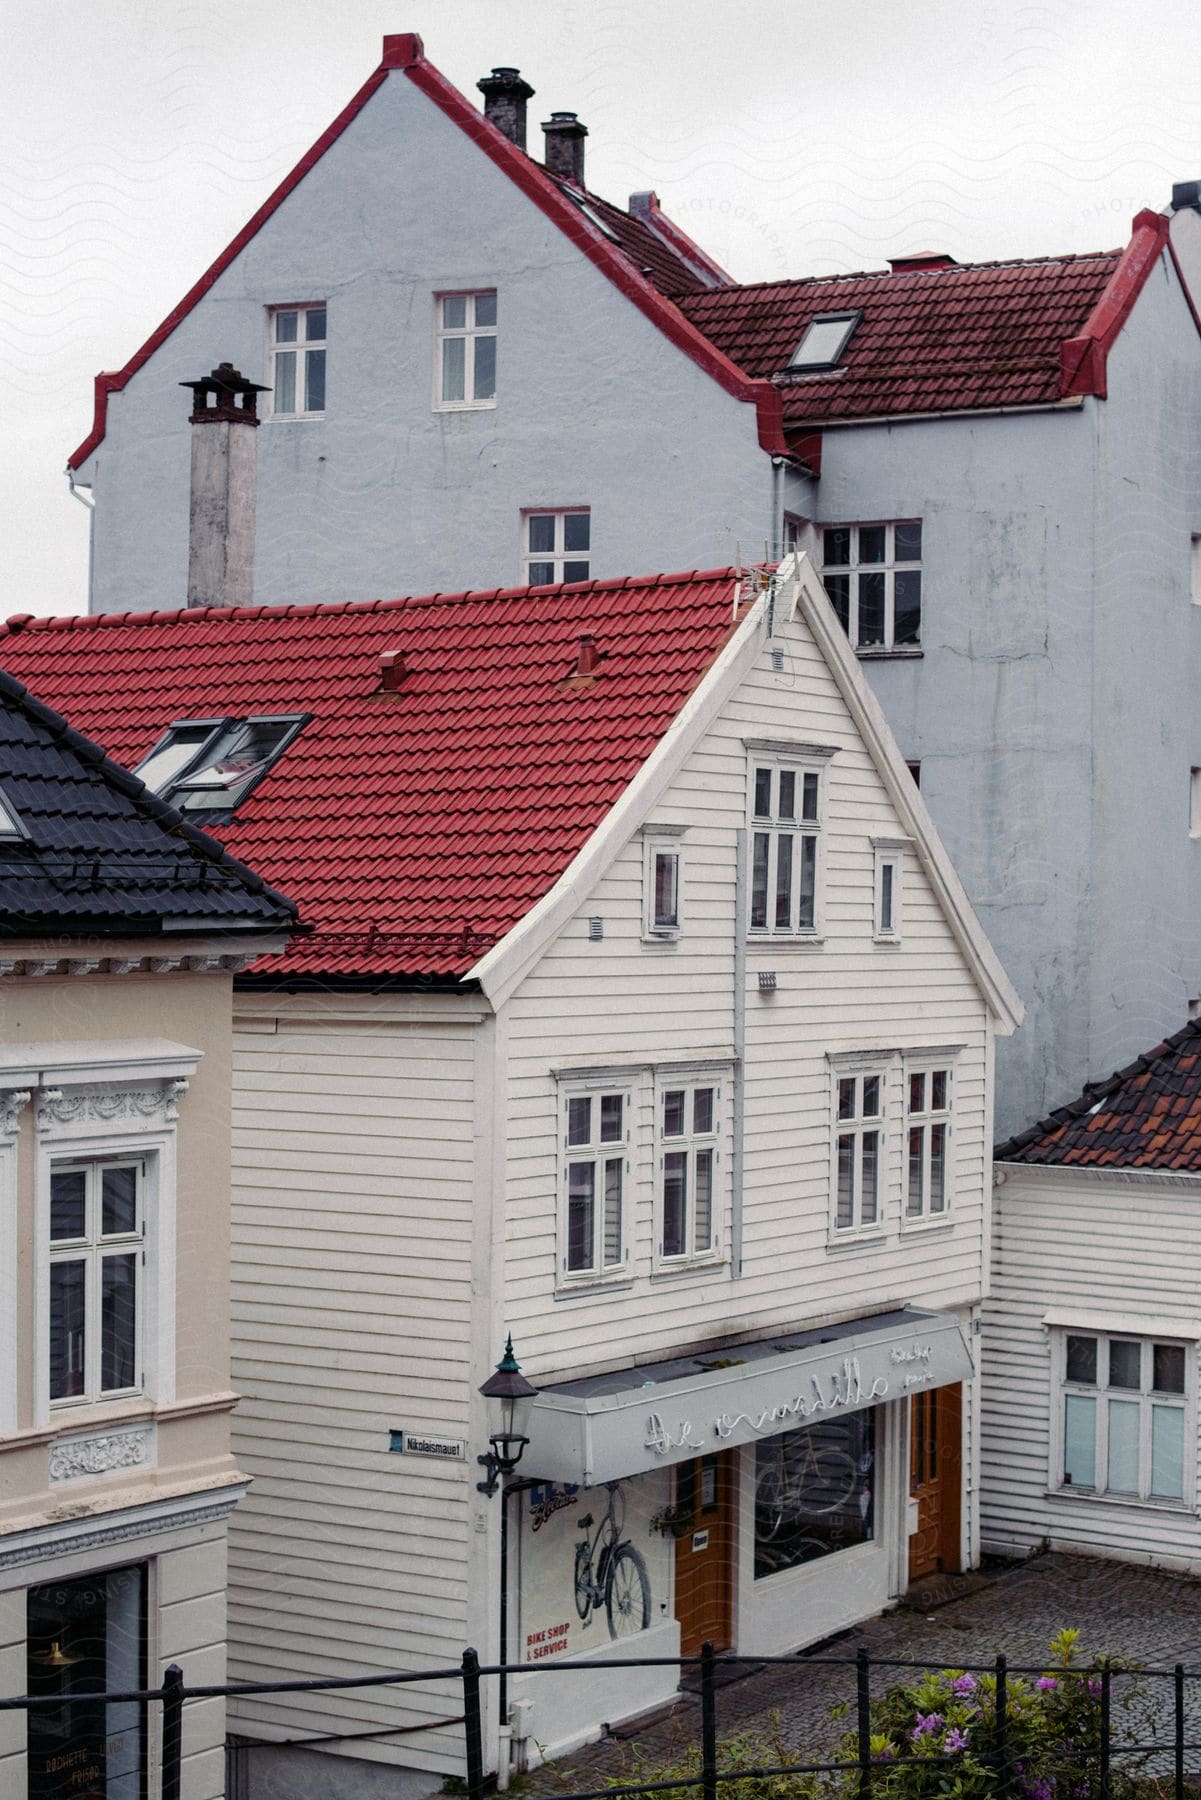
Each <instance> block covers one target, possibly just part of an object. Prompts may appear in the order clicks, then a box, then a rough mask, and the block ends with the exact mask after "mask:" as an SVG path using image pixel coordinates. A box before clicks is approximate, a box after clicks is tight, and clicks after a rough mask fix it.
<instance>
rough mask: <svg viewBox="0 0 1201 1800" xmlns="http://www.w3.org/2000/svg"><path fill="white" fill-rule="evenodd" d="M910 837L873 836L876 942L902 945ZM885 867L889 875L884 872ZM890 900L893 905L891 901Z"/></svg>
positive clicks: (874, 931)
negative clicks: (906, 863)
mask: <svg viewBox="0 0 1201 1800" xmlns="http://www.w3.org/2000/svg"><path fill="white" fill-rule="evenodd" d="M909 848H910V839H908V838H873V839H872V850H873V852H874V858H875V870H874V878H873V879H874V886H873V899H872V937H873V939H874V941H875V942H876V943H877V944H899V943H900V942H901V932H902V914H903V907H904V892H905V852H906V850H908V849H909ZM885 870H887V871H888V874H887V875H886V874H885ZM889 902H890V904H888V903H889Z"/></svg>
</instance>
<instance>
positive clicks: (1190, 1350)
mask: <svg viewBox="0 0 1201 1800" xmlns="http://www.w3.org/2000/svg"><path fill="white" fill-rule="evenodd" d="M1070 1337H1087V1338H1095V1339H1096V1340H1097V1381H1096V1382H1095V1383H1094V1384H1088V1383H1082V1382H1071V1381H1069V1380H1068V1378H1067V1351H1068V1339H1069V1338H1070ZM1114 1340H1117V1341H1119V1342H1122V1343H1137V1344H1139V1346H1140V1379H1139V1387H1138V1388H1137V1390H1136V1389H1134V1388H1121V1387H1111V1386H1110V1384H1109V1345H1110V1343H1111V1342H1113V1341H1114ZM1156 1344H1163V1345H1167V1346H1169V1347H1170V1348H1172V1349H1174V1350H1182V1351H1183V1353H1184V1392H1183V1394H1172V1393H1167V1392H1165V1393H1162V1394H1159V1393H1156V1391H1155V1390H1154V1389H1153V1388H1152V1387H1151V1385H1150V1383H1151V1380H1152V1378H1153V1346H1154V1345H1156ZM1196 1366H1197V1345H1196V1341H1195V1340H1194V1339H1192V1338H1190V1337H1188V1336H1187V1335H1185V1334H1183V1333H1180V1332H1172V1331H1159V1330H1156V1329H1149V1328H1146V1327H1143V1326H1140V1327H1139V1328H1138V1329H1137V1330H1134V1329H1131V1330H1125V1329H1121V1328H1118V1327H1117V1326H1116V1325H1114V1326H1110V1327H1108V1328H1101V1327H1098V1326H1096V1325H1092V1324H1080V1325H1075V1324H1066V1323H1065V1324H1060V1325H1057V1326H1055V1327H1054V1329H1053V1331H1052V1343H1051V1368H1052V1407H1051V1417H1052V1430H1051V1445H1050V1449H1051V1461H1050V1467H1049V1470H1048V1488H1049V1491H1050V1492H1051V1493H1052V1494H1054V1495H1057V1496H1059V1497H1061V1498H1065V1499H1071V1500H1082V1501H1084V1502H1086V1503H1088V1504H1095V1505H1108V1506H1150V1507H1154V1508H1155V1509H1156V1510H1158V1509H1160V1508H1164V1509H1166V1510H1168V1511H1172V1512H1192V1511H1193V1510H1194V1509H1195V1506H1196V1469H1195V1464H1196V1455H1195V1450H1196V1422H1195V1421H1196V1386H1197V1375H1196ZM1103 1374H1104V1377H1105V1379H1104V1380H1102V1379H1101V1377H1102V1375H1103ZM1070 1396H1080V1397H1084V1398H1090V1399H1092V1400H1093V1401H1094V1402H1095V1412H1094V1427H1093V1464H1094V1476H1100V1477H1101V1478H1102V1484H1101V1485H1099V1486H1096V1485H1095V1486H1092V1487H1086V1486H1083V1485H1080V1484H1076V1483H1073V1482H1068V1481H1065V1480H1064V1473H1065V1471H1064V1460H1065V1455H1066V1427H1065V1416H1066V1410H1067V1407H1066V1403H1067V1400H1068V1398H1069V1397H1070ZM1111 1398H1113V1399H1115V1400H1118V1401H1126V1402H1137V1404H1138V1407H1139V1440H1138V1492H1137V1493H1133V1494H1132V1493H1129V1492H1126V1491H1123V1490H1119V1489H1115V1490H1112V1491H1111V1490H1110V1489H1109V1487H1108V1462H1109V1406H1108V1401H1109V1400H1110V1399H1111ZM1154 1406H1167V1407H1170V1408H1171V1409H1172V1410H1173V1411H1178V1412H1180V1413H1181V1415H1182V1424H1181V1436H1182V1445H1183V1447H1182V1451H1181V1489H1182V1493H1181V1495H1180V1497H1179V1498H1177V1497H1174V1496H1171V1495H1157V1494H1152V1493H1151V1492H1150V1487H1151V1475H1152V1464H1151V1420H1152V1408H1153V1407H1154Z"/></svg>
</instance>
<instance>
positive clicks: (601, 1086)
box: [555, 1071, 636, 1289]
mask: <svg viewBox="0 0 1201 1800" xmlns="http://www.w3.org/2000/svg"><path fill="white" fill-rule="evenodd" d="M635 1090H636V1081H635V1078H634V1076H633V1075H632V1074H629V1073H624V1074H623V1073H620V1072H616V1073H615V1072H613V1071H605V1072H598V1073H597V1074H596V1075H589V1076H581V1077H573V1078H571V1079H564V1080H561V1081H559V1083H558V1084H557V1106H558V1118H557V1126H556V1135H557V1140H558V1146H559V1182H558V1186H559V1207H558V1233H557V1242H556V1247H555V1258H556V1267H557V1274H558V1286H559V1287H560V1288H561V1289H570V1288H575V1287H596V1286H598V1285H599V1284H601V1283H603V1282H608V1281H615V1280H619V1279H621V1278H622V1277H624V1276H625V1275H626V1274H627V1273H628V1271H629V1267H630V1239H631V1236H632V1231H633V1223H634V1221H633V1211H634V1207H633V1163H634V1153H633V1146H634V1128H635V1125H634V1121H635V1113H634V1107H635ZM615 1097H616V1098H620V1100H621V1103H622V1110H621V1124H622V1130H621V1135H620V1136H619V1137H617V1138H611V1139H605V1138H602V1136H601V1130H602V1111H601V1106H602V1101H603V1100H605V1099H606V1098H615ZM581 1100H588V1101H589V1102H590V1103H591V1114H590V1128H591V1130H590V1137H589V1140H588V1142H587V1143H583V1142H574V1143H573V1142H571V1141H569V1140H570V1139H571V1137H572V1135H573V1133H572V1124H573V1115H572V1102H573V1101H581ZM589 1163H590V1164H591V1165H592V1169H593V1189H592V1194H593V1212H592V1241H591V1246H590V1249H591V1256H590V1260H589V1262H588V1264H587V1266H584V1267H580V1268H575V1269H572V1268H569V1267H568V1258H569V1256H570V1251H571V1215H572V1171H573V1168H576V1167H579V1166H581V1165H584V1164H589ZM609 1164H616V1165H617V1166H618V1179H619V1182H620V1195H619V1202H618V1204H619V1233H620V1239H621V1244H620V1254H619V1255H618V1256H617V1258H616V1259H615V1260H610V1259H609V1258H608V1257H607V1256H606V1247H605V1246H606V1227H607V1210H606V1194H605V1178H606V1170H607V1165H609Z"/></svg>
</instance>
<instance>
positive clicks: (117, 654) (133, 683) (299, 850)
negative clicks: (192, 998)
mask: <svg viewBox="0 0 1201 1800" xmlns="http://www.w3.org/2000/svg"><path fill="white" fill-rule="evenodd" d="M735 593H736V580H735V574H734V571H733V570H730V569H717V570H709V571H707V572H705V573H700V574H697V573H690V574H677V575H659V576H651V577H649V578H646V579H644V580H621V581H607V582H578V583H573V584H571V585H570V586H556V587H543V588H517V589H508V590H501V591H493V592H488V593H475V594H449V595H432V596H428V597H425V598H418V599H400V600H388V601H372V602H368V603H365V604H355V605H340V606H302V607H292V606H283V607H276V606H263V607H253V606H252V607H239V608H230V609H226V610H222V609H218V608H201V609H196V610H193V611H188V612H158V613H142V614H122V613H115V614H108V615H102V616H99V617H93V618H69V619H18V620H15V621H13V620H10V621H9V622H8V624H7V626H5V627H3V628H0V666H2V667H4V668H7V669H8V670H10V671H11V672H12V673H13V674H15V675H17V676H19V677H20V679H22V680H26V681H28V682H29V683H30V684H31V685H35V686H36V687H37V688H38V690H39V691H40V692H41V693H43V694H45V695H46V696H47V697H48V698H49V699H50V700H51V701H53V703H54V704H55V705H56V706H59V707H61V708H63V710H64V711H66V712H67V713H68V714H69V715H70V717H71V718H72V719H73V720H74V721H76V722H77V723H78V725H79V726H80V727H81V728H82V729H83V730H86V731H87V732H89V733H92V734H94V735H95V736H97V737H99V738H101V739H103V740H104V741H105V742H106V743H107V744H108V745H109V747H110V749H111V751H112V752H113V754H114V755H116V756H118V757H119V758H120V759H121V760H122V761H123V762H125V763H127V764H130V765H133V764H136V763H137V762H138V761H139V760H140V759H141V758H142V757H143V756H144V755H145V754H146V753H147V751H148V750H149V749H150V748H151V746H152V745H153V744H154V743H155V741H156V740H157V739H158V737H159V736H160V735H161V733H162V731H163V730H164V728H165V727H166V726H167V725H169V724H170V723H172V722H173V721H176V720H181V719H193V720H196V719H205V718H210V717H245V716H249V715H251V714H263V713H267V714H280V713H283V714H294V713H309V714H311V715H312V717H311V718H310V720H309V722H308V724H306V726H305V727H304V729H303V731H301V732H300V734H299V736H298V737H297V738H296V739H295V740H294V741H293V742H292V743H291V744H290V745H289V747H288V748H287V749H286V750H285V751H284V753H283V755H282V756H281V757H280V758H279V760H278V762H277V763H276V764H275V765H274V766H273V767H272V768H271V769H270V771H269V772H268V773H267V775H266V776H265V777H264V778H263V779H262V780H261V781H260V782H259V784H258V786H257V787H255V788H254V790H253V791H252V792H251V793H250V794H249V795H248V796H247V798H246V799H245V800H244V801H243V802H242V804H241V805H240V806H239V808H238V810H237V812H236V813H235V815H234V816H233V817H232V818H231V819H230V820H229V821H228V822H224V823H222V824H221V825H220V826H214V827H212V829H213V831H214V834H215V835H216V836H218V837H219V838H220V839H221V841H222V843H223V844H225V845H226V846H228V848H229V849H230V850H231V851H232V852H233V853H234V854H235V855H236V856H238V857H242V858H245V859H247V860H248V861H250V862H251V863H253V865H254V866H255V867H256V868H258V869H261V870H262V871H263V873H264V875H265V876H266V877H267V878H268V879H269V880H270V881H272V882H273V883H276V884H278V885H279V886H280V887H281V888H282V889H284V890H285V891H286V892H288V893H290V894H292V895H293V896H294V897H295V898H296V900H297V902H298V903H299V905H300V908H301V912H302V914H303V916H304V918H305V919H306V920H307V921H308V922H309V924H310V925H311V926H312V927H313V928H314V929H313V930H312V934H311V936H310V937H308V938H307V939H304V940H300V941H295V942H294V943H293V944H292V946H291V948H290V949H289V951H288V952H287V954H286V956H285V957H284V958H283V959H282V960H281V959H279V958H272V959H271V960H270V963H269V965H267V968H268V969H269V972H270V973H271V974H273V975H274V974H276V973H287V974H290V975H292V976H295V977H313V978H323V979H329V978H334V977H344V978H368V977H377V978H387V977H393V976H395V977H412V976H423V977H429V978H448V979H450V978H457V977H460V976H462V975H463V974H464V973H466V972H467V971H468V970H469V969H470V968H471V967H472V966H473V965H474V964H475V963H476V962H477V961H478V959H479V957H480V956H481V955H482V954H483V952H484V951H486V950H487V949H489V948H490V946H491V945H492V944H494V943H495V942H497V941H498V940H499V939H500V938H501V937H503V936H504V935H505V934H506V933H507V932H508V931H509V930H510V928H511V927H512V926H513V925H514V924H515V923H516V922H517V921H518V920H519V919H521V918H522V917H523V916H524V914H525V913H526V912H527V911H528V910H529V908H530V907H531V906H532V905H533V904H534V902H535V901H536V900H538V899H539V898H540V897H541V896H542V895H543V894H544V893H545V892H546V890H547V889H548V888H550V887H551V886H552V885H553V884H554V882H555V881H556V880H557V878H558V877H559V875H560V874H561V873H562V871H563V869H564V868H565V867H566V866H567V864H568V863H569V862H570V861H571V859H572V857H573V856H574V855H575V853H576V852H577V851H578V850H579V848H580V847H581V845H582V844H583V843H584V841H585V840H586V839H587V838H588V836H589V835H590V834H591V832H592V831H593V830H594V828H595V827H596V826H597V824H598V823H599V822H600V820H601V819H602V818H603V817H604V815H605V813H606V812H607V811H608V809H609V808H610V807H611V806H612V805H613V803H614V802H615V801H616V799H617V798H618V796H619V795H620V794H621V792H622V790H623V789H624V788H625V787H626V785H627V784H628V782H629V781H630V780H631V779H632V777H633V776H634V774H635V773H636V772H637V770H638V769H639V768H640V766H641V765H642V763H643V762H644V761H645V759H646V757H647V756H648V755H649V753H650V751H651V750H652V749H653V748H654V746H655V745H656V743H657V742H658V740H659V738H660V737H661V736H662V734H663V733H664V732H665V730H666V729H667V727H668V726H669V725H670V724H671V722H672V720H673V719H674V718H675V716H676V714H677V713H678V711H679V710H680V708H681V706H682V705H683V703H684V701H685V700H686V699H687V698H688V695H689V694H690V693H691V691H692V689H693V688H694V687H695V685H696V683H697V682H698V680H699V679H700V678H701V676H702V675H703V674H704V673H705V671H706V669H707V668H708V667H709V666H710V664H711V663H712V661H713V659H714V657H715V656H716V655H717V653H718V652H719V650H720V649H721V647H722V645H723V643H724V642H725V641H726V639H727V637H728V635H729V633H730V631H731V630H732V628H733V624H734V605H733V602H734V598H735ZM585 635H587V636H590V637H592V639H593V640H594V643H595V647H596V650H597V651H598V652H599V654H600V656H601V658H602V660H601V662H600V665H599V667H598V669H597V671H596V674H595V675H594V676H593V677H591V678H586V679H584V680H579V681H576V680H572V679H571V676H572V672H573V670H574V669H575V667H576V664H577V660H578V656H579V649H580V639H581V637H583V636H585ZM397 651H399V652H401V654H402V656H403V661H404V670H405V673H404V675H403V677H402V678H401V680H400V682H399V686H398V687H397V689H396V690H395V691H393V692H389V691H381V682H380V674H381V665H380V658H381V656H382V655H384V654H386V653H391V652H397Z"/></svg>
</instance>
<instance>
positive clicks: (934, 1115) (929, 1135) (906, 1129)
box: [901, 1048, 959, 1230]
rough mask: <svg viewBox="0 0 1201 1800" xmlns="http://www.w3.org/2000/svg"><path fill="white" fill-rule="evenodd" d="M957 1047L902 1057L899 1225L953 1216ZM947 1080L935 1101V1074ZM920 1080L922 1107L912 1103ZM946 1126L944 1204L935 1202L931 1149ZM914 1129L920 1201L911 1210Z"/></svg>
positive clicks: (934, 1221) (916, 1225) (937, 1221)
mask: <svg viewBox="0 0 1201 1800" xmlns="http://www.w3.org/2000/svg"><path fill="white" fill-rule="evenodd" d="M958 1055H959V1051H958V1048H956V1049H951V1050H934V1051H923V1052H922V1053H921V1054H920V1055H914V1054H909V1055H906V1056H905V1057H903V1058H902V1063H901V1108H902V1118H901V1228H902V1230H914V1229H917V1230H920V1229H922V1228H923V1227H926V1226H931V1225H945V1224H947V1223H948V1222H949V1221H950V1219H951V1214H952V1207H953V1205H954V1200H955V1085H956V1062H957V1058H958ZM940 1075H941V1076H942V1077H943V1081H944V1083H945V1087H944V1099H943V1103H942V1105H938V1106H936V1105H935V1104H934V1100H935V1097H936V1093H937V1084H936V1079H935V1078H936V1077H938V1076H940ZM918 1081H920V1082H921V1099H922V1110H921V1111H916V1110H914V1109H913V1107H912V1101H913V1099H914V1097H915V1096H914V1083H915V1082H918ZM939 1127H941V1129H942V1134H943V1135H942V1144H943V1152H942V1204H941V1206H939V1207H935V1206H934V1205H933V1199H934V1195H933V1192H932V1149H933V1143H934V1139H935V1133H936V1131H937V1129H938V1128H939ZM914 1133H918V1134H920V1145H919V1153H920V1157H921V1166H920V1170H919V1197H920V1206H919V1207H918V1209H917V1210H916V1211H914V1212H911V1211H910V1205H911V1202H912V1192H911V1182H912V1178H913V1169H912V1166H911V1155H912V1149H913V1146H912V1143H911V1137H912V1135H913V1134H914Z"/></svg>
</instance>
